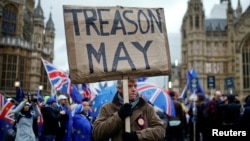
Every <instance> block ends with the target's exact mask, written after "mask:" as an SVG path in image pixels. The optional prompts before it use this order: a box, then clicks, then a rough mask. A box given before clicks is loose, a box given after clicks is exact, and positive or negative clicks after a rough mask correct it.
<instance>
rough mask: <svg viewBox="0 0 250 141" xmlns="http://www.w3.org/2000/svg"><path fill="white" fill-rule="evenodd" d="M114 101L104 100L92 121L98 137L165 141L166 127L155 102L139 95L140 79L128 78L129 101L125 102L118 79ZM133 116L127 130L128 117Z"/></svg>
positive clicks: (117, 140)
mask: <svg viewBox="0 0 250 141" xmlns="http://www.w3.org/2000/svg"><path fill="white" fill-rule="evenodd" d="M117 90H118V91H117V93H116V95H115V96H114V98H113V100H112V102H109V103H106V104H104V105H103V106H102V107H101V109H100V112H99V114H98V117H97V118H96V120H95V122H94V124H93V138H94V139H95V140H97V141H104V140H109V139H112V141H143V140H149V141H162V140H163V139H164V137H165V131H166V129H165V127H164V124H163V122H162V120H161V119H160V118H159V117H158V116H157V114H156V112H155V111H154V108H153V106H152V105H150V104H149V103H148V102H146V101H145V100H144V99H143V98H141V97H140V96H139V93H138V90H137V80H136V79H128V97H129V103H124V102H123V81H122V80H118V81H117ZM126 117H130V122H131V123H130V127H131V131H130V132H126V131H125V118H126Z"/></svg>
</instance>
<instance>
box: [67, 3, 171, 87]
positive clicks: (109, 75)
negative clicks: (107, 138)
mask: <svg viewBox="0 0 250 141" xmlns="http://www.w3.org/2000/svg"><path fill="white" fill-rule="evenodd" d="M63 13H64V24H65V35H66V43H67V54H68V62H69V72H70V77H71V80H72V82H73V83H83V82H84V83H86V82H98V81H107V80H117V79H123V78H127V77H129V78H138V77H147V76H158V75H167V74H170V73H171V61H170V53H169V44H168V38H167V30H166V23H165V16H164V10H163V8H135V7H121V6H116V7H85V6H73V5H64V6H63Z"/></svg>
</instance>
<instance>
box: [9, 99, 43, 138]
mask: <svg viewBox="0 0 250 141" xmlns="http://www.w3.org/2000/svg"><path fill="white" fill-rule="evenodd" d="M30 106H32V107H30ZM13 113H14V115H15V118H16V119H19V120H18V122H17V123H16V129H17V131H16V138H15V141H35V140H36V138H35V134H34V131H33V122H34V119H37V117H38V116H39V115H40V110H39V108H38V106H37V104H36V103H35V102H32V103H31V104H30V103H29V102H27V101H22V102H21V103H20V104H19V105H18V106H17V107H16V108H15V109H14V110H13Z"/></svg>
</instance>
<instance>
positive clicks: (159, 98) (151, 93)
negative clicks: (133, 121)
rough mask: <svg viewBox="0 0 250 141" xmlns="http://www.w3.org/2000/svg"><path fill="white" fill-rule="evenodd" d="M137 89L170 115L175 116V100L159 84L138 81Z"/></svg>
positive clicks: (145, 97)
mask: <svg viewBox="0 0 250 141" xmlns="http://www.w3.org/2000/svg"><path fill="white" fill-rule="evenodd" d="M137 84H138V86H137V90H138V92H139V93H140V94H141V95H142V97H143V98H144V99H145V100H147V101H148V102H150V103H151V104H153V105H154V106H155V107H157V108H158V109H160V110H161V111H163V112H165V113H166V114H167V115H169V116H175V115H176V113H175V107H174V102H173V100H172V99H171V98H170V96H169V95H168V94H167V93H166V92H165V91H164V90H163V89H162V88H160V87H159V86H157V85H154V84H151V83H149V82H138V83H137Z"/></svg>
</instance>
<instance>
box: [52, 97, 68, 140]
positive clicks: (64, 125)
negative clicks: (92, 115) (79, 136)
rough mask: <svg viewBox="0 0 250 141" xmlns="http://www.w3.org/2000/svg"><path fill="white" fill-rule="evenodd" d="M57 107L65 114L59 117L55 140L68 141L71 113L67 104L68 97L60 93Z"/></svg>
mask: <svg viewBox="0 0 250 141" xmlns="http://www.w3.org/2000/svg"><path fill="white" fill-rule="evenodd" d="M57 100H58V108H59V111H60V112H64V113H65V115H64V116H63V117H62V118H60V119H59V122H60V127H59V129H58V131H57V134H56V141H69V140H71V136H72V113H71V107H70V105H69V101H68V97H67V96H65V95H64V94H61V95H59V96H58V98H57Z"/></svg>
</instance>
